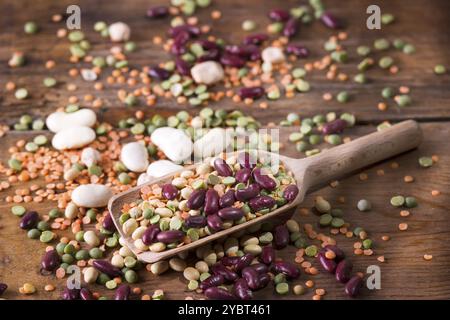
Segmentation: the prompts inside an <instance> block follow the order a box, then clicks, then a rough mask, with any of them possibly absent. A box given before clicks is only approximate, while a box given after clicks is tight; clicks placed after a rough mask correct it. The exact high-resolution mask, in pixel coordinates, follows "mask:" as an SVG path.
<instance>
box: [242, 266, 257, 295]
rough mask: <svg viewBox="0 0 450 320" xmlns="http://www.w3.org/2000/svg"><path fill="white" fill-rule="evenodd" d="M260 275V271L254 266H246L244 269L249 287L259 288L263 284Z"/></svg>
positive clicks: (243, 273)
mask: <svg viewBox="0 0 450 320" xmlns="http://www.w3.org/2000/svg"><path fill="white" fill-rule="evenodd" d="M259 277H260V275H259V273H258V272H257V271H256V270H255V269H253V268H252V267H246V268H244V269H243V270H242V278H244V279H245V281H246V282H247V284H248V287H249V288H250V289H252V290H257V289H259V287H260V286H261V282H260V280H259Z"/></svg>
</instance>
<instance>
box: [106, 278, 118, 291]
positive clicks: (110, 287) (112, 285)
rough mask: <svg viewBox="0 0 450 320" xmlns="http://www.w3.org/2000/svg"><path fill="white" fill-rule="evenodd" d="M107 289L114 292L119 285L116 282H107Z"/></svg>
mask: <svg viewBox="0 0 450 320" xmlns="http://www.w3.org/2000/svg"><path fill="white" fill-rule="evenodd" d="M105 287H106V288H107V289H109V290H114V289H115V288H116V287H117V283H116V281H114V280H109V281H106V283H105Z"/></svg>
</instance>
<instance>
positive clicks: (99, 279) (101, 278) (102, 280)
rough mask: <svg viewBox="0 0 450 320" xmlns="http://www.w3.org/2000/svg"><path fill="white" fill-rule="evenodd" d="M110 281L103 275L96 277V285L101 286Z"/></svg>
mask: <svg viewBox="0 0 450 320" xmlns="http://www.w3.org/2000/svg"><path fill="white" fill-rule="evenodd" d="M110 280H111V278H110V277H109V276H108V275H107V274H105V273H100V274H99V275H98V277H97V283H98V284H101V285H105V284H106V283H107V282H108V281H110Z"/></svg>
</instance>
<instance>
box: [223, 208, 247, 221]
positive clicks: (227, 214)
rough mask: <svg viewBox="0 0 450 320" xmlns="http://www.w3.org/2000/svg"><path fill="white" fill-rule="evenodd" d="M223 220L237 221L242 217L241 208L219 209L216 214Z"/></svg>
mask: <svg viewBox="0 0 450 320" xmlns="http://www.w3.org/2000/svg"><path fill="white" fill-rule="evenodd" d="M217 214H218V215H219V217H220V218H222V219H224V220H238V219H240V218H242V217H243V216H244V211H242V209H241V208H234V207H228V208H223V209H220V210H219V212H218V213H217Z"/></svg>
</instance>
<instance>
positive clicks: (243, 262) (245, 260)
mask: <svg viewBox="0 0 450 320" xmlns="http://www.w3.org/2000/svg"><path fill="white" fill-rule="evenodd" d="M253 259H255V256H254V255H252V254H251V253H246V254H244V255H243V256H242V257H240V258H239V261H238V262H237V263H236V265H235V269H236V271H237V272H239V271H241V270H242V269H244V268H245V267H248V266H249V265H250V263H252V261H253Z"/></svg>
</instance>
